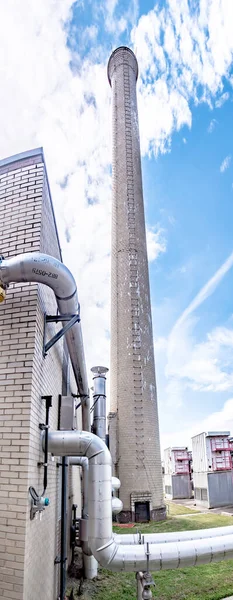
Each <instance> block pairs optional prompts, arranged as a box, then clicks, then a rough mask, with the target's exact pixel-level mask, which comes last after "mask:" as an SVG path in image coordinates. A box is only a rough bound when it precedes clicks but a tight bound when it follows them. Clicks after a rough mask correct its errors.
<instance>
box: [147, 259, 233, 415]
mask: <svg viewBox="0 0 233 600" xmlns="http://www.w3.org/2000/svg"><path fill="white" fill-rule="evenodd" d="M232 266H233V253H232V254H231V255H230V256H229V258H228V259H227V260H226V261H225V262H224V263H223V264H222V265H221V267H220V268H219V269H218V270H217V271H216V273H215V274H214V276H213V277H211V278H210V279H209V281H207V283H206V284H205V285H204V286H203V287H202V289H201V290H200V292H199V293H198V294H197V295H196V296H195V298H194V299H193V300H192V302H191V303H190V304H189V305H188V307H187V308H186V309H185V310H184V311H183V313H182V314H181V316H180V317H179V318H178V319H177V321H176V323H175V325H174V326H173V328H172V330H171V332H170V334H169V336H168V337H167V339H165V338H159V340H158V341H157V342H156V344H155V356H156V357H157V359H158V358H159V360H156V362H157V364H158V377H159V379H160V380H161V388H159V397H161V396H162V401H163V404H164V405H166V406H167V407H170V408H171V410H172V409H173V410H174V409H177V408H178V407H179V406H181V405H182V404H183V403H184V401H185V397H186V395H187V390H191V391H195V392H197V393H198V392H227V391H229V390H233V330H232V329H231V328H229V327H225V326H221V327H217V328H215V329H213V330H212V331H210V332H209V333H207V334H206V336H205V338H204V339H203V340H202V341H199V340H197V339H196V338H195V326H196V324H197V321H198V319H197V317H196V316H195V315H194V313H195V311H196V310H197V309H198V308H199V307H200V306H201V304H202V303H203V302H204V301H205V300H207V298H209V297H210V296H211V294H213V292H214V291H215V289H216V287H217V286H218V285H219V284H220V282H221V281H222V279H223V277H224V276H225V275H226V273H227V272H228V271H229V269H230V268H231V267H232Z"/></svg>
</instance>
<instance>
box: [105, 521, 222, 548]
mask: <svg viewBox="0 0 233 600" xmlns="http://www.w3.org/2000/svg"><path fill="white" fill-rule="evenodd" d="M223 535H233V527H232V525H229V526H228V527H211V528H210V529H194V530H192V529H191V530H190V531H174V532H169V533H143V534H140V533H133V534H131V533H129V534H128V533H126V534H123V535H121V534H118V533H116V534H114V537H115V540H116V542H117V543H118V544H123V545H126V544H127V545H128V544H129V545H132V544H141V543H143V544H144V543H145V544H146V543H147V542H149V543H150V544H161V543H166V542H184V541H187V540H197V539H205V538H213V537H221V536H223Z"/></svg>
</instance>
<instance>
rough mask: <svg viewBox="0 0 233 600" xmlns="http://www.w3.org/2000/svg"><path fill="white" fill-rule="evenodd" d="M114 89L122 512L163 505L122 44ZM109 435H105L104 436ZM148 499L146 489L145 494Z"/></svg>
mask: <svg viewBox="0 0 233 600" xmlns="http://www.w3.org/2000/svg"><path fill="white" fill-rule="evenodd" d="M108 73H109V79H110V82H111V86H112V93H113V99H112V103H113V165H112V170H113V208H112V288H111V301H112V306H111V405H110V410H111V413H112V419H111V426H110V430H112V431H114V430H116V425H114V417H113V415H114V414H115V419H116V420H117V438H118V440H117V441H118V444H116V440H112V441H111V439H110V448H111V449H113V454H114V455H116V452H117V456H116V457H115V472H116V474H117V475H118V476H119V478H120V480H121V489H120V498H121V499H122V501H123V504H124V510H125V511H130V510H131V495H132V494H133V493H135V492H138V493H139V492H141V491H143V492H146V491H148V492H149V493H150V494H151V499H152V500H151V510H153V509H156V508H159V507H162V506H163V487H162V474H161V458H160V445H159V423H158V411H157V394H156V382H155V366H154V350H153V334H152V319H151V305H150V288H149V274H148V260H147V248H146V233H145V218H144V205H143V192H142V177H141V160H140V142H139V130H138V114H137V98H136V77H137V62H136V59H135V57H134V55H133V53H132V52H130V51H129V50H127V49H124V48H121V49H118V50H117V51H115V52H114V53H113V55H112V57H111V58H110V62H109V67H108ZM110 437H111V436H110ZM148 497H149V494H148Z"/></svg>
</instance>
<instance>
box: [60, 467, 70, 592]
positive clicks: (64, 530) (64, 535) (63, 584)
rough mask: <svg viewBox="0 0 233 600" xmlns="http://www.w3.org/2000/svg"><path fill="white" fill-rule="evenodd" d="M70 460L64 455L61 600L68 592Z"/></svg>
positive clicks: (62, 468)
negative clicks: (68, 484) (67, 542)
mask: <svg viewBox="0 0 233 600" xmlns="http://www.w3.org/2000/svg"><path fill="white" fill-rule="evenodd" d="M68 466H69V462H68V459H67V458H66V457H64V456H63V457H62V463H61V471H62V475H61V476H62V488H61V564H60V600H64V598H65V592H66V564H67V547H66V540H67V518H66V513H67V481H68Z"/></svg>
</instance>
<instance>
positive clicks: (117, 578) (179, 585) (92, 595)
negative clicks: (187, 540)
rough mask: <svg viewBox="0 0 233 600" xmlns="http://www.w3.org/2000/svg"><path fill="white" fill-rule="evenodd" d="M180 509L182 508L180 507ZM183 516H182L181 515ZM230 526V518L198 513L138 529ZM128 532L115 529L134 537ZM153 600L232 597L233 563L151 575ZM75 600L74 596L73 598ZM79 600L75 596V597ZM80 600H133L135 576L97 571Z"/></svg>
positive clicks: (132, 574) (175, 529)
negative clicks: (153, 584) (96, 575)
mask: <svg viewBox="0 0 233 600" xmlns="http://www.w3.org/2000/svg"><path fill="white" fill-rule="evenodd" d="M182 508H183V507H182ZM182 514H184V513H182ZM225 525H233V519H232V517H231V516H229V517H226V516H223V515H216V514H211V513H207V514H205V513H197V514H196V515H195V516H191V517H189V516H188V514H187V517H180V518H179V517H175V518H172V517H171V516H170V517H169V518H168V519H167V521H163V522H160V523H154V522H153V523H152V522H151V523H145V524H142V525H140V528H139V527H138V529H140V531H141V532H142V533H149V532H153V531H154V532H158V533H159V532H167V531H182V530H183V531H184V530H190V529H204V528H208V527H220V526H225ZM135 530H136V528H134V529H131V530H127V529H126V530H125V529H121V528H119V527H114V531H115V532H119V533H121V534H124V533H133V531H135ZM153 577H154V581H155V587H154V589H153V597H154V599H155V600H171V599H172V600H221V599H222V598H224V597H226V596H230V595H232V594H233V561H226V562H221V563H216V564H214V563H213V564H211V565H200V566H199V567H194V568H193V567H191V568H187V569H176V570H172V571H160V572H158V573H155V574H153ZM75 598H76V596H75ZM77 598H78V596H77ZM79 598H80V600H81V599H82V600H109V598H111V600H136V582H135V574H134V573H112V572H111V571H107V570H105V569H99V573H98V578H97V580H96V581H93V582H87V583H84V587H83V593H82V595H81V596H79Z"/></svg>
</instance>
